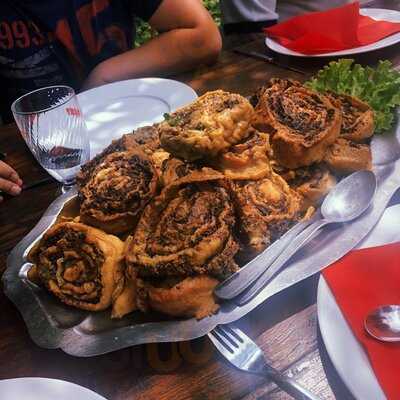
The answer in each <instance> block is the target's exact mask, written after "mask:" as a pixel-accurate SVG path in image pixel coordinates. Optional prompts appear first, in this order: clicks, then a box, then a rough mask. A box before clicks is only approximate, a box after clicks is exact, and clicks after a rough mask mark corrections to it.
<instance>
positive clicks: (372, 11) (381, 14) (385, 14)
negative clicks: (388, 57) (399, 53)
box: [265, 8, 400, 57]
mask: <svg viewBox="0 0 400 400" xmlns="http://www.w3.org/2000/svg"><path fill="white" fill-rule="evenodd" d="M360 14H361V15H366V16H368V17H371V18H373V19H375V20H377V21H389V22H400V12H399V11H396V10H386V9H384V8H363V9H361V10H360ZM399 42H400V32H399V33H395V34H393V35H390V36H388V37H385V38H383V39H381V40H378V41H377V42H375V43H371V44H368V45H367V46H360V47H354V48H352V49H346V50H341V51H335V52H332V53H323V54H304V53H299V52H297V51H293V50H290V49H288V48H287V47H285V46H282V45H281V44H279V43H278V42H276V41H275V40H273V39H271V38H268V37H267V38H266V39H265V43H266V45H267V47H269V48H270V49H271V50H273V51H275V52H276V53H280V54H284V55H286V56H295V57H336V56H347V55H351V54H359V53H366V52H368V51H373V50H378V49H382V48H384V47H387V46H392V45H393V44H396V43H399Z"/></svg>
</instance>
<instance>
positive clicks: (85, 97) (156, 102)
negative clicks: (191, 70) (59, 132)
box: [78, 78, 197, 157]
mask: <svg viewBox="0 0 400 400" xmlns="http://www.w3.org/2000/svg"><path fill="white" fill-rule="evenodd" d="M196 98H197V94H196V92H195V91H194V90H193V89H192V88H191V87H189V86H187V85H185V84H184V83H181V82H178V81H173V80H170V79H161V78H143V79H131V80H126V81H121V82H115V83H110V84H108V85H104V86H100V87H97V88H94V89H91V90H87V91H86V92H82V93H80V94H79V95H78V101H79V105H80V106H81V109H82V112H83V114H84V116H85V121H86V126H87V129H88V134H89V139H90V156H91V157H94V156H95V155H96V154H97V153H99V152H100V151H101V150H103V149H104V148H105V147H107V146H108V145H109V144H110V143H111V141H112V140H113V139H118V138H119V137H121V136H122V135H123V134H124V133H128V132H130V131H132V129H136V128H138V127H140V126H144V125H152V124H153V123H155V122H160V121H161V120H162V119H163V114H164V113H169V112H172V111H174V110H176V109H177V108H179V107H182V106H184V105H186V104H188V103H190V102H192V101H193V100H195V99H196Z"/></svg>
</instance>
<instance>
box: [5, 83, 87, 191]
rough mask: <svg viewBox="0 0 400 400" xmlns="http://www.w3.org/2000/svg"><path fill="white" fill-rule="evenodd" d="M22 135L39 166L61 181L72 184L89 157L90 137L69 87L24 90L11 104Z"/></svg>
mask: <svg viewBox="0 0 400 400" xmlns="http://www.w3.org/2000/svg"><path fill="white" fill-rule="evenodd" d="M11 110H12V112H13V115H14V119H15V121H16V123H17V125H18V128H19V130H20V132H21V135H22V137H23V138H24V140H25V142H26V144H27V145H28V147H29V149H30V150H31V152H32V154H33V155H34V156H35V158H36V160H37V161H38V162H39V163H40V165H41V166H42V167H43V168H44V169H46V171H47V172H48V173H49V174H50V175H52V176H53V177H54V178H55V179H57V180H58V181H59V182H61V183H62V184H63V187H62V191H63V192H65V191H67V190H69V189H70V188H71V187H72V185H73V184H74V183H75V175H76V173H77V172H78V171H79V169H80V166H81V165H82V164H84V163H85V162H86V161H88V160H89V140H88V136H87V131H86V125H85V121H84V119H83V116H82V112H81V109H80V107H79V103H78V99H77V96H76V94H75V92H74V90H73V89H72V88H70V87H69V86H49V87H44V88H41V89H37V90H34V91H33V92H30V93H27V94H25V95H23V96H21V97H20V98H18V99H17V100H15V101H14V103H13V104H12V106H11Z"/></svg>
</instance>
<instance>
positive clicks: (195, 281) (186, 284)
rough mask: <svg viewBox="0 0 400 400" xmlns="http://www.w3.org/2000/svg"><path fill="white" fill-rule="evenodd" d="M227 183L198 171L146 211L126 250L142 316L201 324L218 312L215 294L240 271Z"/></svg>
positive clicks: (209, 172)
mask: <svg viewBox="0 0 400 400" xmlns="http://www.w3.org/2000/svg"><path fill="white" fill-rule="evenodd" d="M223 180H224V176H223V175H222V174H220V173H219V172H216V171H213V170H211V169H204V170H201V171H194V172H192V173H190V174H188V175H186V176H184V177H183V178H181V179H178V180H175V181H173V182H172V183H171V184H170V185H168V186H167V187H165V188H164V189H163V191H162V192H161V194H160V196H158V197H157V198H155V199H154V200H153V201H152V202H151V203H150V204H149V205H148V206H147V207H146V209H145V211H144V213H143V215H142V217H141V219H140V221H139V223H138V226H137V228H136V231H135V233H134V235H133V236H131V237H129V238H128V240H127V246H126V262H127V265H128V272H129V273H131V274H132V275H133V276H137V277H138V282H140V283H138V285H139V288H140V289H139V290H138V293H139V300H138V306H139V308H141V309H142V310H146V309H148V308H150V309H154V310H157V311H161V312H163V313H166V314H169V315H174V316H186V317H189V316H196V317H197V318H202V317H204V316H206V315H208V314H210V313H212V312H214V311H215V310H216V309H217V305H216V304H215V301H214V298H213V295H212V291H213V288H214V287H215V286H216V285H217V284H218V282H219V280H223V279H225V278H226V277H228V276H229V275H231V274H232V273H233V272H235V271H236V270H237V268H238V267H237V264H236V263H235V261H234V256H235V254H236V252H237V251H238V249H239V246H238V244H237V243H236V240H235V238H234V236H233V227H234V224H235V216H234V210H233V206H232V204H231V202H230V197H229V194H228V191H227V189H226V188H225V186H224V181H223ZM206 298H207V301H205V299H206Z"/></svg>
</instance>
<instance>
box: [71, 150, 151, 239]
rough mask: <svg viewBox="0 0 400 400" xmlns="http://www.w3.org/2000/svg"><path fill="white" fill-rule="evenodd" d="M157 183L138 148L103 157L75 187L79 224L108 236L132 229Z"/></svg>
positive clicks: (147, 162)
mask: <svg viewBox="0 0 400 400" xmlns="http://www.w3.org/2000/svg"><path fill="white" fill-rule="evenodd" d="M157 181H158V176H157V173H156V171H155V168H154V166H153V164H152V163H151V161H150V160H149V158H148V157H147V156H146V155H145V154H144V153H143V151H142V150H141V149H140V148H139V147H137V146H136V147H134V148H131V149H130V150H128V151H122V152H116V153H111V154H109V155H107V156H106V157H105V158H104V159H103V160H102V161H101V162H100V163H99V164H98V165H96V167H95V168H94V169H93V170H92V171H91V174H90V176H89V177H88V178H87V180H86V183H85V184H84V185H83V186H80V187H79V198H80V200H81V206H80V219H81V221H82V222H84V223H86V224H89V225H92V226H95V227H98V228H100V229H102V230H104V231H105V232H108V233H112V234H120V233H123V232H126V231H128V230H133V229H134V227H135V224H136V222H137V220H138V219H139V217H140V214H141V212H142V211H143V209H144V207H145V205H146V204H147V203H148V202H149V201H150V200H151V199H152V198H153V196H154V195H155V193H156V189H157Z"/></svg>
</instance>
